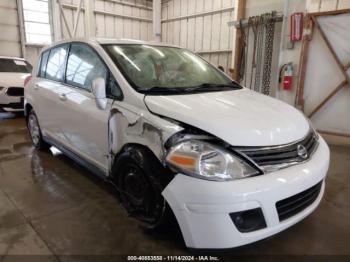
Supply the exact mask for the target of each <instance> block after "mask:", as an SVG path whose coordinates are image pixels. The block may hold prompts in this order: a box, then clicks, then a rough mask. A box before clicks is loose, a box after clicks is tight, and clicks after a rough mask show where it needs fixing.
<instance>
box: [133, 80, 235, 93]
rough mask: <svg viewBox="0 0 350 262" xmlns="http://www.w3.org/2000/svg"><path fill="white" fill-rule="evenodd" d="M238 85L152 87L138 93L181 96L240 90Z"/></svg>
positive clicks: (207, 84)
mask: <svg viewBox="0 0 350 262" xmlns="http://www.w3.org/2000/svg"><path fill="white" fill-rule="evenodd" d="M240 88H241V87H240V86H239V85H235V84H232V85H228V84H210V83H204V84H201V85H199V86H192V87H185V88H184V87H161V86H153V87H151V88H148V89H142V90H139V92H141V93H144V94H169V93H170V94H183V93H191V92H197V91H221V90H229V89H240Z"/></svg>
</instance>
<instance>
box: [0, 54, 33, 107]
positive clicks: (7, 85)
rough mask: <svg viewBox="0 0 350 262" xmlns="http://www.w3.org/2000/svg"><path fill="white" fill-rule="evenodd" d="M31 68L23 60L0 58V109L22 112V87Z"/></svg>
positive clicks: (27, 78)
mask: <svg viewBox="0 0 350 262" xmlns="http://www.w3.org/2000/svg"><path fill="white" fill-rule="evenodd" d="M31 71H32V66H31V65H30V64H29V63H28V62H27V61H25V60H24V59H23V58H17V57H7V56H0V109H2V110H4V111H8V112H17V111H23V96H24V91H23V86H24V84H25V82H26V81H28V80H29V77H30V73H31Z"/></svg>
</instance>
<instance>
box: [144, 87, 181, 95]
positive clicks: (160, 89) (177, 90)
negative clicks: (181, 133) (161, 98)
mask: <svg viewBox="0 0 350 262" xmlns="http://www.w3.org/2000/svg"><path fill="white" fill-rule="evenodd" d="M139 91H140V92H141V93H146V94H147V93H151V94H163V93H183V92H184V88H178V87H161V86H153V87H151V88H148V89H142V90H139Z"/></svg>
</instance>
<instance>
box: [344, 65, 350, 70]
mask: <svg viewBox="0 0 350 262" xmlns="http://www.w3.org/2000/svg"><path fill="white" fill-rule="evenodd" d="M349 68H350V63H348V64H346V65H345V66H344V70H345V71H348V69H349Z"/></svg>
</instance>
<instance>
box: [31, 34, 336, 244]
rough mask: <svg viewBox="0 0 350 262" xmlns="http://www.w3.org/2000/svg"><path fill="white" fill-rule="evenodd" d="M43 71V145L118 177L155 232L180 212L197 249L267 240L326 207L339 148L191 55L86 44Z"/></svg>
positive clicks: (35, 115)
mask: <svg viewBox="0 0 350 262" xmlns="http://www.w3.org/2000/svg"><path fill="white" fill-rule="evenodd" d="M34 71H35V72H34V73H33V78H32V80H31V81H30V83H29V85H28V88H26V89H25V113H26V119H27V124H28V129H29V132H30V135H31V138H32V141H33V144H34V146H35V147H36V148H39V149H43V148H47V147H49V146H51V145H53V146H55V147H57V148H58V149H60V150H61V151H62V152H63V153H65V154H66V155H67V156H69V157H71V158H72V159H74V160H75V161H77V162H78V163H80V164H81V165H83V166H85V167H87V168H88V169H89V170H91V171H92V172H94V173H96V174H98V175H100V176H102V177H104V178H106V179H108V180H109V181H111V183H113V185H114V186H115V187H116V188H117V189H118V192H119V195H120V199H121V202H122V204H123V206H124V207H125V209H126V210H127V212H129V213H130V214H131V215H133V216H134V217H136V218H138V219H140V220H142V221H144V222H146V223H147V224H148V225H149V226H150V227H154V228H155V227H158V226H160V225H162V224H163V223H164V222H165V220H166V219H167V218H168V214H174V215H175V218H176V221H177V223H178V225H179V227H180V229H181V232H182V235H183V238H184V240H185V243H186V246H187V247H189V248H196V249H226V248H233V247H237V246H241V245H245V244H248V243H251V242H255V241H258V240H260V239H264V238H266V237H269V236H271V235H274V234H276V233H278V232H280V231H282V230H284V229H286V228H288V227H290V226H291V225H293V224H295V223H297V222H298V221H300V220H302V219H303V218H305V217H306V216H307V215H309V214H310V213H311V212H312V211H313V210H315V209H316V207H317V206H318V204H319V203H320V201H321V198H322V196H323V193H324V188H325V182H324V180H325V177H326V173H327V170H328V166H329V149H328V146H327V144H326V143H325V141H324V140H323V138H322V137H321V136H320V135H318V134H317V133H316V132H315V130H314V129H313V128H312V126H311V125H310V123H309V121H308V120H307V119H306V118H305V117H304V116H303V115H302V114H301V113H300V112H299V111H298V110H296V109H294V108H293V107H291V106H289V105H287V104H285V103H283V102H280V101H278V100H276V99H273V98H271V97H268V96H264V95H261V94H258V93H255V92H253V91H250V90H248V89H246V88H243V87H241V86H240V85H239V84H237V83H236V82H234V81H232V80H231V79H230V78H229V77H228V76H226V75H225V74H224V73H223V72H221V71H220V70H218V69H216V68H215V67H213V66H212V65H210V64H209V63H207V62H206V61H204V60H203V59H202V58H200V57H199V56H197V55H195V54H194V53H192V52H190V51H188V50H185V49H181V48H178V47H173V46H169V45H165V44H159V43H147V42H140V41H131V40H98V39H90V40H81V39H77V40H70V41H65V42H60V43H58V44H55V45H53V46H50V47H48V48H46V49H44V50H43V51H42V53H41V57H40V60H39V63H38V65H37V67H36V69H35V70H34Z"/></svg>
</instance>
